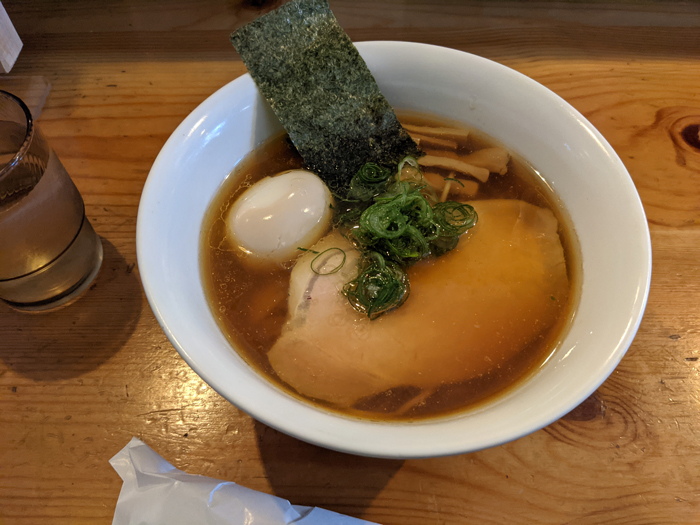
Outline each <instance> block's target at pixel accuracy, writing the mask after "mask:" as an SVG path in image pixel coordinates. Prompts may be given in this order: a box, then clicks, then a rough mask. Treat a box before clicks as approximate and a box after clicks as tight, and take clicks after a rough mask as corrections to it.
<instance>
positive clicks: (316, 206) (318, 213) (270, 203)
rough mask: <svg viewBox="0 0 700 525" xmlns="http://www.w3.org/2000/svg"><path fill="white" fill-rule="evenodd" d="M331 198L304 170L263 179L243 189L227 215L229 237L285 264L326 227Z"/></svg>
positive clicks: (257, 254) (252, 251)
mask: <svg viewBox="0 0 700 525" xmlns="http://www.w3.org/2000/svg"><path fill="white" fill-rule="evenodd" d="M331 204H332V196H331V192H330V191H329V190H328V187H327V186H326V184H325V183H324V182H323V181H322V180H321V179H320V178H319V177H318V176H317V175H316V174H314V173H312V172H310V171H307V170H292V171H287V172H283V173H280V174H278V175H275V176H272V177H265V178H264V179H261V180H259V181H258V182H256V183H255V184H253V185H252V186H251V187H250V188H248V189H247V190H246V191H245V193H243V194H242V195H241V196H240V197H239V198H238V199H237V200H236V202H235V203H234V204H233V206H231V209H230V211H229V214H228V216H227V218H226V230H227V234H228V238H229V240H230V241H231V242H232V243H233V244H234V245H235V246H237V247H238V248H239V249H241V250H242V251H244V252H245V253H248V254H250V255H252V256H253V257H256V258H261V259H265V260H268V261H272V262H284V261H288V260H290V259H293V258H294V257H295V256H296V255H298V254H299V251H298V250H297V248H309V247H311V246H312V245H314V244H315V243H316V242H317V241H318V240H319V239H320V238H321V237H322V236H323V235H324V234H325V233H326V232H327V231H328V230H329V228H330V223H331V211H332V210H331Z"/></svg>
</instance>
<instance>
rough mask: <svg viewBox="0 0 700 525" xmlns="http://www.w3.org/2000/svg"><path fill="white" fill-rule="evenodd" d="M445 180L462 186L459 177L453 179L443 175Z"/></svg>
mask: <svg viewBox="0 0 700 525" xmlns="http://www.w3.org/2000/svg"><path fill="white" fill-rule="evenodd" d="M445 180H451V181H452V182H456V183H457V184H459V185H460V186H462V188H464V183H463V182H462V181H461V180H459V179H453V178H452V177H445Z"/></svg>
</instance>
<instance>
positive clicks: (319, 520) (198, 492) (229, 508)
mask: <svg viewBox="0 0 700 525" xmlns="http://www.w3.org/2000/svg"><path fill="white" fill-rule="evenodd" d="M109 463H110V464H111V465H112V467H113V468H114V470H116V471H117V474H119V477H121V478H122V480H123V481H124V484H123V485H122V490H121V492H120V493H119V500H118V501H117V508H116V511H115V513H114V520H113V521H112V525H194V524H196V525H282V524H288V523H293V524H295V525H363V524H364V525H376V524H372V523H371V522H369V521H364V520H360V519H356V518H350V517H349V516H343V515H341V514H337V513H335V512H331V511H328V510H324V509H320V508H318V507H304V506H300V505H291V504H290V503H289V502H288V501H287V500H285V499H282V498H278V497H276V496H271V495H269V494H264V493H262V492H257V491H255V490H251V489H247V488H245V487H241V486H240V485H236V484H235V483H233V482H232V481H221V480H218V479H213V478H207V477H204V476H196V475H193V474H187V473H186V472H183V471H181V470H178V469H176V468H175V467H173V466H172V465H171V464H170V463H168V462H167V461H165V460H164V459H163V458H162V457H160V456H159V455H158V454H156V453H155V452H154V451H153V449H151V448H150V447H149V446H148V445H146V444H145V443H144V442H143V441H141V440H139V439H136V438H132V440H131V441H130V442H129V444H128V445H127V446H125V447H124V448H123V449H122V450H121V451H120V452H119V453H118V454H117V455H116V456H114V457H113V458H112V459H110V460H109Z"/></svg>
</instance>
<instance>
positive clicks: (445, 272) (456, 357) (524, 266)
mask: <svg viewBox="0 0 700 525" xmlns="http://www.w3.org/2000/svg"><path fill="white" fill-rule="evenodd" d="M470 204H472V205H473V206H474V208H476V211H477V213H478V215H479V221H478V223H477V225H476V226H475V227H474V228H472V230H470V231H469V232H468V233H466V234H465V235H463V236H462V238H461V239H460V242H459V244H458V246H457V247H456V248H455V249H454V250H453V251H451V252H449V253H447V254H445V255H443V256H442V257H438V258H431V259H429V260H426V261H423V262H421V263H418V264H417V265H415V266H413V267H412V268H410V270H409V272H408V273H409V278H410V284H411V294H410V296H409V298H408V300H407V301H406V302H405V303H404V304H403V306H401V307H400V308H398V309H396V310H394V311H392V312H389V313H387V314H385V315H383V316H381V317H380V318H378V319H376V320H374V321H370V320H369V319H368V318H367V317H366V316H364V315H362V314H360V313H358V312H356V311H355V310H354V309H353V308H352V307H351V306H350V304H349V303H348V300H347V298H346V297H345V296H344V295H343V294H342V293H341V290H342V287H343V285H344V284H345V283H346V282H348V281H350V280H352V279H353V278H354V277H355V275H356V274H357V263H358V253H357V252H356V251H355V250H354V249H353V248H352V247H351V245H350V244H349V243H348V241H347V240H345V239H344V238H343V237H342V236H340V235H338V234H337V233H331V234H330V235H328V236H327V237H325V238H324V239H322V240H321V241H319V243H318V244H317V245H316V246H315V247H314V250H315V251H317V252H323V251H324V250H326V249H327V248H330V247H337V248H341V249H342V250H344V251H345V253H346V256H347V260H346V262H345V265H344V266H343V268H342V269H341V270H340V271H339V272H337V273H333V274H330V275H317V274H316V273H314V272H313V271H312V270H311V264H310V263H311V260H312V259H313V258H314V257H315V255H314V254H307V255H305V256H304V257H302V258H300V259H299V261H298V262H297V264H296V266H295V267H294V269H293V271H292V275H291V285H290V296H289V319H288V322H287V324H286V326H285V328H284V330H283V332H282V335H281V336H280V338H279V340H278V341H277V342H276V343H275V345H274V346H273V347H272V349H271V350H270V352H269V353H268V358H269V361H270V364H271V365H272V367H273V368H274V370H275V372H276V373H277V374H278V375H279V377H280V378H281V379H282V380H284V381H285V382H287V383H288V384H289V385H290V386H292V387H293V388H294V389H296V390H297V391H298V392H299V393H300V394H303V395H306V396H309V397H311V398H315V399H319V400H325V401H329V402H331V403H334V404H336V405H337V406H339V407H350V406H352V405H353V404H355V403H356V402H357V401H358V400H360V399H361V398H363V397H366V396H370V395H373V394H378V393H380V392H383V391H386V390H388V389H390V388H393V387H398V386H408V385H413V386H417V387H420V388H425V389H435V388H438V387H439V386H440V385H443V384H445V383H450V382H459V381H464V380H467V379H470V378H472V377H475V376H477V375H480V374H483V373H485V372H488V371H489V370H491V369H492V368H494V367H498V366H501V365H503V364H504V363H505V362H506V361H508V360H509V359H510V358H512V357H514V356H515V355H516V354H517V353H518V352H520V351H521V350H523V349H524V348H525V347H526V346H527V345H528V344H530V343H532V342H533V341H535V340H536V339H537V338H538V337H540V336H541V335H542V334H543V332H545V331H546V330H547V329H548V328H549V327H550V326H551V325H552V324H553V323H554V322H555V320H556V319H557V317H558V316H559V314H560V312H561V309H562V308H563V307H564V305H565V304H566V302H567V298H568V293H569V285H568V279H567V273H566V264H565V261H564V251H563V248H562V245H561V242H560V239H559V235H558V234H557V219H556V218H555V216H554V214H553V213H552V212H551V211H550V210H547V209H543V208H539V207H536V206H533V205H531V204H528V203H526V202H523V201H518V200H485V201H475V202H472V203H470ZM323 257H325V258H330V259H331V260H329V261H316V263H315V267H316V268H317V269H318V264H319V263H322V262H325V263H326V264H327V268H328V269H330V268H334V267H336V266H337V265H338V263H339V261H340V259H339V258H340V257H342V253H341V252H340V251H339V250H331V251H328V252H326V253H325V254H324V255H323Z"/></svg>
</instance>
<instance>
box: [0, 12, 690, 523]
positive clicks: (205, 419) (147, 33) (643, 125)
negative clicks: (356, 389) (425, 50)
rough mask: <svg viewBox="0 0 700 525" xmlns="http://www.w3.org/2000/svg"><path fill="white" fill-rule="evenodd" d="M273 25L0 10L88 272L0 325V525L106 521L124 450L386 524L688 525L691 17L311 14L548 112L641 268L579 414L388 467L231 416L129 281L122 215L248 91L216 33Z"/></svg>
mask: <svg viewBox="0 0 700 525" xmlns="http://www.w3.org/2000/svg"><path fill="white" fill-rule="evenodd" d="M279 3H281V2H264V1H262V0H260V1H255V0H246V1H243V2H237V1H231V0H229V1H223V0H222V1H214V0H210V1H204V2H194V1H184V0H175V1H171V2H169V1H166V0H143V1H140V2H137V1H135V0H124V1H116V0H115V1H111V0H110V1H106V2H95V1H87V0H75V1H68V0H64V1H53V0H43V1H41V0H6V1H5V2H4V5H5V7H6V9H7V11H8V13H9V15H10V17H11V18H12V20H13V23H14V24H15V27H16V28H17V30H18V32H19V34H20V36H21V38H22V40H23V41H24V44H25V45H24V49H23V51H22V53H21V55H20V56H19V59H18V61H17V63H16V65H15V68H14V70H13V75H42V76H44V77H46V78H47V79H48V80H49V81H50V82H51V84H52V86H53V87H52V91H51V94H50V95H49V97H48V99H47V101H46V104H45V106H44V110H43V113H42V115H41V117H40V119H39V125H40V126H41V128H42V129H43V131H44V133H45V134H46V136H47V137H48V139H49V141H50V143H51V144H52V145H53V147H54V149H55V150H56V152H57V153H58V155H59V157H60V158H61V159H62V161H63V163H64V165H65V166H66V168H67V169H68V171H69V173H71V175H72V176H73V178H74V180H75V182H76V184H77V185H78V187H79V189H80V191H81V192H82V195H83V196H84V199H85V202H86V204H87V213H88V216H89V217H90V220H91V221H92V224H93V225H94V227H95V229H96V230H97V232H98V233H99V234H100V235H101V236H102V238H103V243H104V248H105V260H104V264H103V267H102V270H101V272H100V274H99V276H98V278H97V280H96V282H95V284H94V285H93V286H92V288H91V289H90V290H89V291H88V292H87V293H86V294H85V295H84V297H82V298H81V299H80V300H79V301H77V302H76V303H74V304H72V305H70V306H68V307H66V308H64V309H62V310H59V311H57V312H54V313H50V314H44V315H26V314H20V313H17V312H14V311H12V310H10V309H9V308H8V307H6V306H2V305H0V524H1V525H35V524H50V525H59V524H61V525H63V524H71V525H73V524H108V523H111V518H112V515H113V512H114V505H115V503H116V500H117V496H118V494H119V489H120V486H121V480H120V479H119V478H118V476H117V475H116V473H115V472H114V471H113V470H112V469H111V467H110V466H109V464H108V460H109V458H110V457H111V456H112V455H114V454H115V453H116V452H117V451H119V450H120V449H121V448H122V447H123V446H124V445H126V443H127V442H128V441H129V439H130V438H131V437H132V436H138V437H140V438H141V439H143V440H144V441H146V442H147V443H148V444H149V445H151V447H153V448H154V449H155V450H156V451H158V452H159V453H160V454H161V455H163V456H164V457H165V458H166V459H168V460H169V461H171V462H172V463H174V464H175V465H176V466H177V467H179V468H181V469H184V470H186V471H188V472H191V473H196V474H204V475H208V476H213V477H217V478H222V479H227V480H232V481H236V482H237V483H240V484H242V485H244V486H247V487H250V488H252V489H256V490H261V491H265V492H269V493H273V494H276V495H278V496H281V497H284V498H288V499H290V500H291V501H292V502H293V503H297V504H305V505H318V506H322V507H325V508H328V509H331V510H335V511H339V512H343V513H347V514H350V515H352V516H358V517H364V518H365V519H368V520H372V521H376V522H379V523H384V524H416V525H417V524H421V525H438V524H461V523H479V524H503V523H518V524H519V523H522V524H525V523H543V524H565V523H566V524H598V523H600V524H603V523H605V524H615V525H623V524H625V525H632V524H635V525H641V524H674V525H675V524H697V523H700V448H699V445H700V397H699V396H700V375H699V370H700V360H699V358H700V266H699V265H698V261H700V138H698V136H697V131H698V125H699V124H700V4H698V3H696V2H685V3H672V2H625V3H621V4H610V3H593V4H583V3H578V2H576V3H555V2H458V1H451V2H448V1H442V2H438V1H435V2H432V1H428V0H422V1H417V0H406V1H398V0H396V1H378V0H372V1H368V0H361V1H353V2H351V1H332V2H331V4H332V7H333V8H334V10H335V12H336V14H337V16H338V19H339V20H340V22H341V24H342V25H343V26H344V27H345V28H346V30H347V31H348V33H349V34H350V36H351V37H352V38H353V39H354V40H357V41H360V40H372V39H392V40H411V41H419V42H428V43H433V44H439V45H443V46H449V47H453V48H456V49H461V50H465V51H469V52H472V53H476V54H479V55H482V56H485V57H487V58H491V59H493V60H496V61H498V62H500V63H502V64H505V65H507V66H510V67H512V68H514V69H516V70H518V71H521V72H522V73H524V74H526V75H528V76H530V77H532V78H534V79H535V80H537V81H539V82H541V83H542V84H544V85H545V86H547V87H549V88H550V89H552V90H553V91H555V92H556V93H558V94H559V95H561V96H562V97H563V98H564V99H566V100H567V101H568V102H570V103H571V104H572V105H573V106H575V107H576V108H577V109H578V110H580V111H581V112H582V113H583V114H584V115H585V116H586V117H587V118H589V119H590V120H591V122H592V123H593V124H594V125H595V126H596V127H597V128H598V129H599V130H600V131H601V132H602V134H603V135H604V136H605V137H606V138H607V139H608V140H609V141H610V143H611V144H612V146H613V147H614V148H615V149H616V151H617V152H618V153H619V155H620V157H621V158H622V160H623V162H624V163H625V164H626V166H627V167H628V169H629V171H630V173H631V175H632V178H633V179H634V182H635V184H636V185H637V188H638V190H639V193H640V195H641V197H642V200H643V202H644V206H645V209H646V212H647V214H648V219H649V224H650V227H651V234H652V243H653V250H654V270H653V272H654V273H653V280H652V287H651V294H650V297H649V303H648V308H647V311H646V315H645V317H644V320H643V322H642V325H641V327H640V329H639V333H638V335H637V338H636V339H635V341H634V343H633V344H632V346H631V348H630V350H629V352H628V353H627V355H626V357H625V358H624V359H623V361H622V362H621V364H620V365H619V366H618V368H617V370H616V371H615V372H614V373H613V374H612V376H611V377H610V378H609V379H608V380H607V381H606V382H605V383H604V384H603V385H602V386H601V387H600V389H599V390H598V391H597V392H596V393H595V394H594V395H593V396H591V398H589V399H588V400H587V401H585V402H584V403H583V404H582V405H581V406H580V407H578V408H577V409H575V410H574V411H572V412H571V413H570V414H568V415H567V416H566V417H564V418H562V419H561V420H559V421H557V422H555V423H553V424H552V425H550V426H549V427H547V428H545V429H543V430H541V431H539V432H536V433H534V434H532V435H530V436H527V437H525V438H522V439H519V440H517V441H515V442H512V443H509V444H506V445H503V446H500V447H496V448H492V449H489V450H484V451H481V452H478V453H473V454H465V455H461V456H457V457H451V458H442V459H430V460H412V461H387V460H377V459H367V458H360V457H353V456H348V455H343V454H339V453H335V452H330V451H327V450H324V449H320V448H317V447H314V446H311V445H307V444H304V443H301V442H299V441H296V440H295V439H292V438H290V437H287V436H285V435H283V434H280V433H278V432H276V431H274V430H271V429H269V428H267V427H265V426H264V425H262V424H260V423H257V422H255V421H254V420H252V419H251V418H250V417H248V416H247V415H245V414H244V413H242V412H240V411H238V410H237V409H236V408H235V407H233V406H232V405H230V404H229V403H228V402H226V401H225V400H224V399H222V398H221V397H220V396H218V395H217V394H216V393H215V392H213V391H212V390H211V389H210V388H209V387H208V386H207V385H206V384H205V383H203V382H202V380H201V379H199V377H198V376H197V375H196V374H195V373H194V372H193V371H192V370H191V369H190V368H189V367H188V366H187V364H186V363H185V362H184V361H183V360H182V359H181V358H180V357H179V355H178V354H177V352H176V351H175V350H174V349H173V347H172V346H171V345H170V344H169V342H168V341H167V339H166V337H165V336H164V334H163V332H162V331H161V330H160V328H159V326H158V324H157V323H156V321H155V319H154V317H153V314H152V313H151V310H150V308H149V306H148V304H147V302H146V300H145V297H144V294H143V291H142V288H141V283H140V281H139V271H138V267H137V265H136V253H135V227H136V212H137V207H138V202H139V196H140V193H141V190H142V187H143V184H144V181H145V179H146V176H147V174H148V171H149V168H150V166H151V164H152V162H153V160H154V159H155V157H156V155H157V154H158V151H159V150H160V148H161V146H162V145H163V143H164V142H165V140H166V139H167V137H168V136H169V134H170V133H171V132H172V131H173V130H174V129H175V127H176V126H177V125H178V123H179V122H180V121H181V120H182V119H183V118H184V117H185V116H186V115H187V114H188V113H189V112H190V111H191V110H192V109H194V107H196V106H197V105H198V104H199V103H200V102H201V101H202V100H204V99H205V98H206V97H207V96H208V95H210V94H211V93H212V92H213V91H215V90H216V89H218V88H219V87H221V86H222V85H224V84H225V83H227V82H229V81H230V80H232V79H234V78H236V77H237V76H239V75H241V74H242V73H243V72H244V71H245V69H244V67H243V65H242V64H241V62H240V59H239V58H238V55H237V54H236V53H235V52H234V51H233V49H232V48H231V46H230V44H229V42H228V34H229V32H230V31H231V30H232V29H234V28H236V27H238V26H239V25H241V24H242V23H244V22H247V21H249V20H252V19H253V18H255V17H257V16H258V15H259V14H260V13H262V12H265V11H267V10H269V9H270V8H271V7H273V6H274V5H277V4H279ZM1 80H2V78H1V77H0V83H1ZM0 249H1V247H0Z"/></svg>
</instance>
